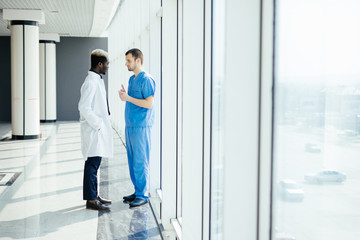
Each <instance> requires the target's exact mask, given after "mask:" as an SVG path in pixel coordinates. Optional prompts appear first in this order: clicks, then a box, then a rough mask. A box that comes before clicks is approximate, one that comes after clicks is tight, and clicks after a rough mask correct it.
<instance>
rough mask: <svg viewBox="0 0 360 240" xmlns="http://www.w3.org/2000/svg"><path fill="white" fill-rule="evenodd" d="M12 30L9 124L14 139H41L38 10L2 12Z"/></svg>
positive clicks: (40, 20)
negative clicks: (10, 124)
mask: <svg viewBox="0 0 360 240" xmlns="http://www.w3.org/2000/svg"><path fill="white" fill-rule="evenodd" d="M3 19H4V20H8V21H9V23H10V24H9V25H10V30H11V123H12V137H13V139H35V138H39V137H40V102H39V23H40V24H45V16H44V13H43V12H42V11H41V10H22V9H3Z"/></svg>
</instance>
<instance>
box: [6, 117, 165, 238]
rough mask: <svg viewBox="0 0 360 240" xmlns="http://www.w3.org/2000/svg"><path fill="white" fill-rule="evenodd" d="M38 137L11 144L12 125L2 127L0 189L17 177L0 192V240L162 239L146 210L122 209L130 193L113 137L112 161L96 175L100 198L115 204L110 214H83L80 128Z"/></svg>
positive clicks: (60, 128)
mask: <svg viewBox="0 0 360 240" xmlns="http://www.w3.org/2000/svg"><path fill="white" fill-rule="evenodd" d="M41 132H42V138H41V139H40V140H22V141H13V140H10V139H9V138H10V136H11V125H10V123H0V139H1V141H0V183H1V182H2V181H1V179H3V181H5V180H6V179H5V178H10V177H12V176H14V174H15V173H20V175H18V177H17V179H16V180H15V181H14V182H13V184H12V185H11V186H0V239H86V240H89V239H104V240H105V239H121V240H123V239H151V240H155V239H157V240H159V239H161V237H160V233H159V230H158V227H157V225H156V222H155V219H154V217H153V214H152V211H151V208H150V206H149V204H147V205H144V206H141V207H139V208H135V209H129V206H128V205H127V204H123V203H122V197H123V196H124V195H127V194H131V193H132V192H133V188H132V184H131V182H130V178H129V172H128V166H127V158H126V149H125V147H124V145H123V143H122V141H121V139H120V138H119V137H118V135H117V134H116V133H115V132H114V134H113V136H114V150H115V152H114V158H111V159H103V161H102V164H101V167H100V173H99V175H100V176H99V179H100V193H101V195H102V196H103V197H105V198H109V199H112V200H113V204H112V205H111V212H109V213H102V212H99V213H98V212H97V211H93V210H87V209H85V201H83V200H82V180H83V167H84V160H83V159H82V156H81V150H80V125H79V123H78V122H58V123H56V124H42V125H41ZM7 137H8V138H7ZM15 176H16V175H15Z"/></svg>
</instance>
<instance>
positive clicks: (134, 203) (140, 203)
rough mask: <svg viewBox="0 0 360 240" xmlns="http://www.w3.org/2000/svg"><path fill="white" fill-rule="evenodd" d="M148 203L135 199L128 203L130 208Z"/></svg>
mask: <svg viewBox="0 0 360 240" xmlns="http://www.w3.org/2000/svg"><path fill="white" fill-rule="evenodd" d="M148 201H149V200H145V199H142V198H135V200H134V201H132V202H131V203H130V208H133V207H139V206H141V205H144V204H146V203H148Z"/></svg>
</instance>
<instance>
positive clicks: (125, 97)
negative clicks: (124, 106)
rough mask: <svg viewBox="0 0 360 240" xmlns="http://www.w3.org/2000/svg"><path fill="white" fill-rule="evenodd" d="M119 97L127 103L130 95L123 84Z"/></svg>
mask: <svg viewBox="0 0 360 240" xmlns="http://www.w3.org/2000/svg"><path fill="white" fill-rule="evenodd" d="M119 97H120V99H121V101H125V102H126V101H127V100H128V97H129V95H128V94H127V93H126V90H125V88H124V85H122V84H121V89H120V90H119Z"/></svg>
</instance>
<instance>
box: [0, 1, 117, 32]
mask: <svg viewBox="0 0 360 240" xmlns="http://www.w3.org/2000/svg"><path fill="white" fill-rule="evenodd" d="M117 4H118V1H116V0H0V9H32V10H42V11H43V12H44V14H45V24H44V25H42V24H40V25H39V32H40V33H58V34H59V35H60V36H74V37H88V36H89V35H90V33H91V32H92V34H91V36H100V35H101V34H102V32H103V30H105V27H106V25H107V23H108V22H109V20H110V18H112V16H111V12H114V11H111V9H113V8H116V7H117ZM95 6H97V9H95V11H94V7H95ZM99 6H101V7H99ZM94 16H95V18H94ZM99 16H100V17H99ZM19 20H20V19H19ZM99 21H101V22H99ZM104 22H105V24H104ZM93 24H94V26H96V27H97V28H96V31H95V34H94V29H95V28H94V29H93ZM99 25H101V26H102V28H100V29H99ZM92 29H93V30H92ZM0 36H10V30H9V29H7V20H4V19H3V16H2V11H0Z"/></svg>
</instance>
